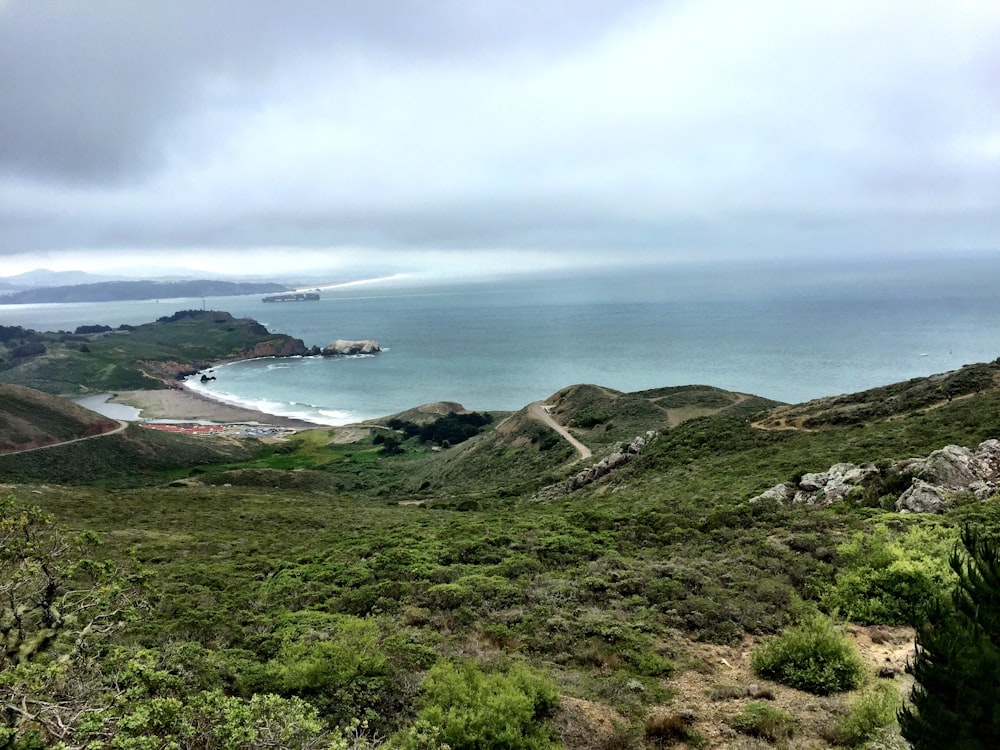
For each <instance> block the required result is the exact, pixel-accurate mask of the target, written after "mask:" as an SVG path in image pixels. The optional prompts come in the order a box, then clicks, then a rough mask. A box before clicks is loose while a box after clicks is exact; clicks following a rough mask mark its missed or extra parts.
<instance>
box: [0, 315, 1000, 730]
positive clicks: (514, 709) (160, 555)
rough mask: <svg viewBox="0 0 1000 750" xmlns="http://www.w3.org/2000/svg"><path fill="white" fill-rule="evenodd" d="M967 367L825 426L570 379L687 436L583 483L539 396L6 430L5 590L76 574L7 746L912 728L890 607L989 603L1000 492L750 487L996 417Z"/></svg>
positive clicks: (595, 430)
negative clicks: (231, 432)
mask: <svg viewBox="0 0 1000 750" xmlns="http://www.w3.org/2000/svg"><path fill="white" fill-rule="evenodd" d="M164 325H170V324H164ZM93 335H95V336H98V337H100V336H117V335H119V334H117V333H109V332H105V333H102V334H93ZM96 341H97V340H96V339H95V342H96ZM89 345H90V346H93V345H94V342H91V343H90V344H89ZM983 367H985V368H987V369H988V368H992V367H993V366H992V365H986V366H983ZM986 371H987V370H983V372H986ZM973 372H979V370H973ZM976 382H978V381H976ZM890 391H891V392H892V393H897V391H896V390H894V389H892V388H890ZM905 392H908V390H907V388H903V389H901V390H899V393H905ZM960 395H962V396H965V397H959V396H955V397H954V398H953V399H952V400H951V401H950V402H949V401H948V400H947V398H945V399H942V400H941V401H935V402H933V403H931V404H930V405H929V406H926V407H920V408H917V409H916V410H913V411H909V410H908V411H905V412H896V413H894V414H893V418H891V419H882V418H871V419H869V420H866V421H865V422H863V423H861V422H857V423H850V424H841V425H837V424H827V426H825V427H824V428H823V429H809V430H806V429H760V428H759V427H757V426H755V424H766V423H768V420H769V419H771V418H773V415H774V414H775V412H774V411H771V410H772V409H774V408H775V407H774V405H773V404H770V403H767V402H764V401H763V400H755V399H754V398H753V397H746V396H742V395H740V394H730V393H728V392H725V391H718V390H717V389H707V388H704V387H700V386H698V387H692V388H670V389H659V390H656V391H648V392H643V393H642V394H618V393H616V392H613V391H607V390H605V389H600V388H597V387H595V386H579V387H575V388H571V389H564V390H563V391H560V393H559V394H556V395H555V396H554V397H553V398H552V399H550V400H549V405H550V406H552V407H553V408H552V411H551V413H552V414H553V416H554V417H556V418H557V419H559V420H560V421H561V422H562V423H563V424H564V425H567V426H568V427H569V428H570V429H571V430H572V431H573V432H574V434H576V435H577V436H578V437H579V438H580V439H581V440H583V441H584V442H585V443H586V444H587V445H589V446H591V447H592V448H593V449H594V450H595V457H594V459H595V460H597V459H598V458H600V457H601V456H603V455H607V454H608V453H610V452H613V451H615V450H617V449H618V448H619V447H620V445H621V443H622V442H623V441H627V440H631V439H632V438H634V437H635V436H637V435H644V434H645V433H646V432H647V431H650V430H655V431H656V432H657V433H658V434H657V436H656V437H654V438H652V439H651V440H650V441H649V443H648V445H647V446H646V448H645V449H644V450H643V451H642V453H641V454H640V455H638V456H637V457H636V458H635V459H634V460H632V461H631V462H629V463H628V464H626V465H625V466H623V467H622V468H620V469H617V470H615V471H614V472H612V473H610V474H608V476H606V477H604V478H603V479H601V480H600V481H598V482H595V483H594V484H592V485H588V486H587V487H585V488H583V489H581V490H579V491H577V492H574V493H573V494H571V495H565V494H556V495H539V494H537V493H538V490H539V489H540V488H542V487H545V486H548V485H550V484H553V483H557V482H559V481H561V480H564V479H565V478H566V477H567V476H569V475H571V474H572V473H574V472H576V471H579V469H580V468H581V464H580V463H579V462H578V459H577V453H576V452H575V451H574V450H573V449H572V447H571V446H569V444H568V443H567V442H566V441H565V440H563V439H562V438H560V437H559V436H558V435H557V434H556V433H554V432H553V431H552V430H551V429H549V428H548V427H546V426H545V425H543V424H542V423H541V422H539V421H537V420H536V419H534V418H533V417H532V416H531V413H530V410H528V409H525V410H522V411H520V412H517V413H514V414H509V415H503V414H490V415H469V414H465V415H463V414H462V413H461V412H460V411H459V410H457V409H453V408H451V407H441V408H438V409H436V410H432V411H425V412H424V413H423V414H422V415H420V414H418V413H416V412H415V413H413V414H409V413H407V414H404V415H398V416H397V420H398V423H395V422H393V423H390V420H389V419H387V420H380V424H369V425H363V426H352V427H350V428H331V429H316V430H308V431H304V432H301V433H298V434H296V435H294V436H292V437H291V438H289V439H287V440H283V441H272V442H263V441H257V440H242V441H235V440H228V439H216V438H196V437H187V436H183V435H167V434H164V433H155V432H152V431H147V430H142V429H140V428H138V427H130V428H129V429H128V430H126V431H124V432H123V433H121V434H120V435H114V436H106V437H102V438H99V439H95V440H90V441H84V442H82V443H76V444H70V445H65V446H60V447H55V448H48V449H45V450H41V451H36V452H32V453H25V454H19V455H9V456H0V481H2V482H4V483H5V487H4V488H3V489H2V490H0V492H2V493H3V495H4V496H5V499H4V501H3V503H2V508H0V510H2V513H0V530H2V531H3V533H6V534H9V535H11V536H10V537H9V538H10V539H12V540H18V541H17V543H16V544H15V543H14V542H10V543H5V544H4V546H3V550H4V551H3V554H2V555H0V565H4V566H6V568H5V569H4V574H3V576H2V577H0V587H3V586H6V587H8V588H7V589H3V591H4V592H10V591H14V590H13V589H11V588H10V587H11V586H12V585H13V586H19V587H22V588H19V589H17V591H15V593H14V595H15V598H16V601H17V602H20V601H22V600H23V601H30V602H48V604H49V605H52V604H54V603H55V602H59V604H58V605H56V606H55V610H53V607H52V606H44V607H35V608H34V609H32V610H31V612H32V614H31V616H30V617H26V616H24V615H23V614H22V615H17V614H16V613H17V612H22V613H26V612H27V611H28V610H22V609H18V607H19V606H20V605H18V604H15V605H14V606H13V608H10V607H8V608H6V609H4V607H7V605H6V603H4V604H0V631H2V633H3V637H4V639H5V640H4V641H3V643H4V657H3V658H4V659H6V661H4V662H3V667H2V670H0V697H2V698H3V700H2V701H0V702H2V703H3V706H4V707H5V708H4V711H5V713H3V714H2V728H0V747H11V748H19V750H27V749H28V748H36V747H48V746H55V745H56V743H58V742H62V743H64V746H65V747H120V748H146V747H183V748H196V747H198V748H200V747H206V748H207V747H232V748H262V747H274V746H280V747H301V748H328V747H336V748H345V750H346V748H376V747H379V746H391V747H402V748H435V749H437V748H440V747H442V746H444V745H447V746H449V747H451V748H453V749H455V748H461V747H470V748H471V747H505V748H514V747H525V748H550V747H557V746H559V745H560V744H562V745H563V746H565V747H571V748H586V749H587V750H601V749H603V748H614V747H636V748H660V747H671V746H673V747H684V746H687V747H689V748H694V747H713V748H715V747H718V748H748V747H763V746H765V744H767V745H771V744H773V745H775V746H782V745H783V744H784V746H790V747H795V746H798V745H796V744H795V743H802V746H803V747H825V746H830V747H832V746H849V747H864V746H866V743H868V744H869V745H870V744H871V743H873V742H875V743H882V745H879V746H893V745H892V744H891V743H897V744H896V745H895V746H897V747H903V745H902V744H898V743H902V742H903V741H902V740H901V739H900V738H899V730H898V729H897V728H896V726H895V721H894V717H895V712H896V706H897V702H898V701H900V699H901V698H902V697H905V693H906V687H905V683H904V682H903V677H902V675H901V674H899V673H901V672H902V669H903V664H904V662H905V648H902V647H901V648H900V649H899V650H898V653H899V654H903V656H897V655H896V652H892V658H894V659H896V661H894V662H892V664H891V665H890V666H893V667H894V668H895V670H896V671H895V673H893V672H892V670H890V671H889V673H887V674H884V675H883V677H881V678H880V677H879V676H878V673H877V671H876V670H877V668H879V667H885V666H886V664H885V661H884V659H885V658H889V657H888V656H886V657H884V658H883V657H881V656H880V657H879V658H878V660H876V659H875V658H874V657H873V653H874V652H871V651H870V648H871V644H870V643H869V642H867V641H866V642H865V643H866V644H867V645H866V646H865V648H866V649H869V650H867V651H866V650H864V649H860V650H859V645H858V643H859V641H860V640H863V639H861V638H860V635H859V634H864V633H869V632H871V633H874V632H875V631H874V630H872V628H874V627H876V626H877V627H879V628H889V629H891V632H892V633H894V634H895V637H898V638H899V639H901V640H900V643H903V644H905V643H906V641H907V638H908V637H910V636H909V635H908V634H909V633H910V631H908V630H907V629H906V628H907V626H911V625H914V626H919V627H920V628H923V627H924V626H923V623H925V622H928V621H930V622H932V623H936V627H937V628H945V627H947V628H953V630H947V631H944V630H940V631H938V630H934V629H931V630H926V629H920V630H919V633H920V636H919V637H918V642H919V643H921V644H922V646H923V647H925V648H926V649H927V650H928V651H927V653H928V654H934V653H936V652H935V651H934V649H935V648H943V647H944V644H942V643H941V642H939V641H935V640H934V639H933V633H935V632H953V633H959V634H968V633H969V632H972V631H973V630H975V628H976V627H986V624H981V625H975V626H973V625H972V624H970V623H969V622H967V621H961V620H960V619H956V618H959V614H960V613H963V612H968V611H970V610H969V606H968V602H969V601H970V599H969V597H978V596H979V593H978V592H980V591H981V590H982V589H983V587H984V586H985V587H986V588H990V587H991V586H992V585H993V584H992V583H989V585H987V584H986V583H984V581H986V580H987V579H986V578H984V577H983V576H984V575H985V574H984V573H982V572H974V571H981V569H980V567H979V564H978V563H975V564H973V563H972V562H967V561H971V560H980V559H982V560H986V559H987V552H986V551H985V550H984V549H982V548H981V547H980V546H976V544H978V542H977V543H976V544H972V546H971V547H970V546H969V544H968V543H967V544H966V545H965V547H964V548H965V549H968V550H976V552H974V553H973V552H971V551H970V552H969V553H968V554H967V555H963V556H961V557H960V558H959V560H960V562H959V563H958V564H957V567H956V562H955V561H954V560H951V561H949V558H950V556H951V553H952V551H953V549H954V548H955V545H956V543H959V542H960V537H961V533H962V532H961V530H962V529H964V528H970V529H975V530H976V531H975V534H976V535H977V536H976V539H978V540H986V541H992V542H995V541H996V540H997V539H998V538H1000V503H998V502H997V500H996V499H995V498H991V499H987V500H984V501H967V502H962V503H958V504H956V506H955V507H954V509H953V510H951V511H950V512H949V513H948V514H946V515H944V516H922V515H917V514H911V515H899V514H896V513H893V512H891V511H890V510H887V507H890V506H887V504H886V503H885V502H883V500H882V498H883V497H885V496H887V495H890V494H891V492H892V488H893V486H894V485H893V482H894V479H893V477H891V476H890V475H889V474H888V473H883V474H882V475H881V476H880V478H879V480H878V482H879V483H878V484H877V485H876V484H875V483H874V482H875V480H872V483H871V484H870V485H869V486H865V487H863V488H862V490H861V491H860V492H857V493H855V494H854V495H852V496H850V497H849V498H848V499H846V500H845V501H843V502H840V503H837V504H834V505H830V506H826V507H821V506H805V505H798V506H797V505H780V504H778V503H776V502H775V503H749V502H747V501H748V499H749V498H751V497H753V496H754V495H756V494H758V493H760V492H761V491H762V490H764V489H766V488H767V487H770V486H773V485H774V484H775V483H776V482H780V481H786V480H788V479H789V478H791V477H794V476H795V475H797V474H798V475H801V474H802V473H804V472H815V471H822V470H824V469H826V468H827V467H828V466H830V465H832V464H834V463H836V462H838V461H853V462H864V461H879V460H881V459H885V460H886V461H891V460H895V459H899V458H904V457H907V456H913V455H926V454H927V453H929V452H930V451H932V450H935V449H937V448H940V447H941V446H943V445H946V444H948V443H957V444H963V445H975V444H977V443H978V442H980V441H981V440H984V439H986V438H989V437H996V435H995V432H994V431H995V425H996V424H998V423H1000V392H998V391H997V390H995V389H994V388H993V387H991V386H988V385H987V386H983V387H982V388H981V391H980V392H979V393H978V394H977V393H975V391H974V390H973V391H972V392H969V393H963V394H960ZM841 398H842V399H843V398H845V397H841ZM858 400H859V403H862V404H868V403H871V402H872V397H871V396H870V394H860V395H859V396H858ZM845 405H846V401H843V400H842V401H841V406H845ZM751 407H754V408H756V409H757V412H756V413H750V412H749V411H745V410H748V409H750V408H751ZM769 414H770V415H771V416H768V415H769ZM410 425H413V426H412V427H411V426H410ZM608 425H611V427H610V428H609V427H608ZM785 426H788V425H787V424H786V425H785ZM471 428H474V430H473V429H471ZM425 429H426V430H428V432H427V433H426V435H425V434H424V430H425ZM438 430H442V431H441V432H438ZM467 432H468V433H470V434H468V435H466V434H465V433H467ZM407 433H410V435H407ZM378 436H382V439H381V440H378ZM390 436H391V437H393V438H395V439H396V441H397V442H396V448H398V450H392V451H386V450H384V449H385V447H386V445H387V442H388V438H389V437H390ZM611 436H615V437H614V438H612V437H611ZM460 438H461V439H460ZM445 443H447V445H445ZM435 449H436V450H435ZM888 465H889V464H888V463H886V466H888ZM541 497H544V498H545V499H540V498H541ZM57 526H58V527H59V528H60V529H61V530H60V531H57V530H56V527H57ZM26 532H27V537H25V533H26ZM25 538H27V539H28V540H29V541H30V543H21V541H20V540H21V539H25ZM961 538H962V539H966V538H965V537H961ZM966 541H967V540H966ZM97 542H100V543H99V544H98V543H97ZM970 566H971V567H970ZM982 570H986V568H983V569H982ZM970 571H973V573H970ZM963 581H967V582H971V583H968V585H967V584H966V583H963ZM3 582H6V583H3ZM956 586H958V588H957V589H955V587H956ZM953 590H957V591H958V592H959V593H958V594H956V597H957V598H954V599H952V598H951V592H952V591H953ZM40 591H41V592H50V593H46V594H45V596H44V597H40V596H39V594H38V592H40ZM962 592H965V593H962ZM4 597H5V598H4V599H3V601H4V602H7V601H8V598H7V593H5V594H4ZM17 597H21V598H17ZM24 597H26V598H24ZM45 597H48V598H45ZM973 600H974V601H978V600H977V599H973ZM949 601H953V602H954V607H952V608H949V607H946V606H945V604H947V602H949ZM935 602H942V604H940V606H939V605H938V604H936V603H935ZM32 606H34V605H32ZM980 611H982V608H980ZM83 612H87V613H91V612H92V613H93V614H87V615H83ZM19 617H20V619H18V618H19ZM93 617H99V619H96V620H93V619H89V618H93ZM848 620H849V621H850V622H852V623H854V624H853V625H851V626H850V627H848V626H847V625H846V621H848ZM90 622H93V623H95V625H94V626H91V627H89V628H88V623H90ZM12 623H13V624H12ZM18 623H20V624H19V625H18ZM941 623H946V625H942V624H941ZM18 628H20V629H18ZM879 632H881V631H879ZM977 632H978V631H977ZM979 644H980V646H981V648H982V649H983V652H984V653H987V654H990V653H993V652H992V651H990V650H989V649H995V644H994V645H990V643H989V642H987V641H986V640H983V641H981V642H979ZM879 653H882V652H879ZM885 653H886V654H890V652H889V651H888V650H886V651H885ZM982 663H983V664H991V663H992V662H989V661H988V659H987V660H985V661H983V662H982ZM919 664H921V662H920V661H919V660H917V661H915V662H914V667H913V669H914V673H915V676H916V677H917V678H918V679H920V680H921V684H923V682H924V680H925V679H926V680H927V684H928V685H931V684H933V679H932V678H931V677H924V676H923V675H925V674H926V673H925V672H921V671H919V670H921V669H924V668H925V667H920V666H917V665H919ZM750 667H752V668H753V670H755V673H751V671H750ZM977 674H978V673H977ZM893 676H895V677H896V678H897V679H889V678H890V677H893ZM976 679H977V680H979V679H986V678H985V677H983V676H982V675H980V676H979V677H976ZM691 685H704V686H705V687H704V689H697V690H692V689H691V687H690V686H691ZM813 693H814V694H817V695H820V696H824V697H821V698H813V697H811V694H813ZM911 705H912V709H911V710H915V711H916V712H917V713H916V715H917V716H923V717H924V718H930V717H933V716H934V715H936V714H934V713H933V712H934V711H935V709H933V708H927V707H925V706H930V705H931V704H923V703H920V702H919V701H917V702H915V703H914V704H911ZM806 706H809V708H808V709H807V708H806ZM949 710H950V709H949ZM904 715H909V714H904ZM907 721H909V719H907ZM907 733H908V734H907ZM904 734H907V736H908V737H911V741H914V742H915V743H916V742H917V741H915V740H912V737H914V736H915V735H913V734H912V733H910V730H909V729H907V728H906V725H905V722H904ZM5 743H6V744H5ZM754 743H760V744H754ZM915 746H917V747H923V746H931V745H919V744H916V745H915Z"/></svg>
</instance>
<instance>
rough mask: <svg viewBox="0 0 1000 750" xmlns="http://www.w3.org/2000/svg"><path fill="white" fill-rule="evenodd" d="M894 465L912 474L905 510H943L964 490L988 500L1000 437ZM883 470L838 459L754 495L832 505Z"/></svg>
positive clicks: (997, 478) (997, 485) (999, 462)
mask: <svg viewBox="0 0 1000 750" xmlns="http://www.w3.org/2000/svg"><path fill="white" fill-rule="evenodd" d="M892 469H893V470H895V471H896V472H898V473H899V474H901V475H902V476H903V477H904V478H908V479H909V484H908V486H907V488H906V489H905V490H904V491H903V492H902V493H901V494H900V495H899V497H898V498H897V499H896V502H895V506H894V507H895V509H896V510H897V511H898V512H900V513H944V512H945V511H947V510H948V508H949V507H950V505H951V504H952V502H953V501H954V500H955V498H956V497H957V496H959V495H971V496H973V497H975V498H977V499H979V500H984V499H986V498H988V497H991V496H992V495H995V494H996V493H997V492H1000V440H986V441H984V442H982V443H980V444H979V445H978V446H977V447H976V448H975V450H970V449H969V448H964V447H962V446H960V445H946V446H945V447H944V448H941V449H940V450H936V451H934V452H933V453H931V454H930V455H929V456H927V457H926V458H909V459H906V460H903V461H898V462H896V463H895V464H894V465H893V466H892ZM878 471H879V469H878V468H877V467H876V466H875V465H874V464H861V465H860V466H859V465H856V464H849V463H841V464H834V465H833V466H831V467H830V468H829V469H828V470H827V471H823V472H817V473H814V474H803V475H802V477H801V478H800V479H799V481H798V482H797V483H796V484H792V483H787V482H786V483H783V484H778V485H775V486H774V487H772V488H771V489H769V490H766V491H765V492H762V493H761V494H759V495H757V496H756V497H754V498H751V499H750V502H751V503H757V502H761V501H764V500H771V501H775V500H776V501H778V502H781V503H805V504H808V505H829V504H830V503H833V502H836V501H838V500H843V499H844V498H845V497H846V496H847V495H848V494H849V493H850V492H852V491H854V490H858V491H860V488H861V486H862V484H863V482H864V480H865V478H866V477H868V476H869V475H871V474H874V473H877V472H878Z"/></svg>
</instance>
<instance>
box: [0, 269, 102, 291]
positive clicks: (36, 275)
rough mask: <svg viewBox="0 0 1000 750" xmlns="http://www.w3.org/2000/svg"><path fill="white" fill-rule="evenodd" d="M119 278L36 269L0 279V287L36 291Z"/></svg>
mask: <svg viewBox="0 0 1000 750" xmlns="http://www.w3.org/2000/svg"><path fill="white" fill-rule="evenodd" d="M118 280H120V277H118V276H112V275H109V274H101V275H97V274H92V273H86V272H85V271H50V270H48V269H47V268H36V269H35V270H34V271H27V272H26V273H19V274H16V275H15V276H4V277H0V285H2V286H3V288H5V289H6V288H10V289H17V290H21V289H36V288H38V287H43V286H67V285H69V284H96V283H99V282H102V281H118Z"/></svg>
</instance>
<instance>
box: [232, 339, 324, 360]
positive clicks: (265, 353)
mask: <svg viewBox="0 0 1000 750" xmlns="http://www.w3.org/2000/svg"><path fill="white" fill-rule="evenodd" d="M306 354H309V349H308V348H307V347H306V345H305V344H304V343H302V340H301V339H293V338H288V337H282V338H275V339H271V340H270V341H261V342H259V343H257V344H255V345H254V346H252V347H250V348H249V349H244V350H243V351H242V352H240V356H239V359H256V358H257V357H302V356H304V355H306Z"/></svg>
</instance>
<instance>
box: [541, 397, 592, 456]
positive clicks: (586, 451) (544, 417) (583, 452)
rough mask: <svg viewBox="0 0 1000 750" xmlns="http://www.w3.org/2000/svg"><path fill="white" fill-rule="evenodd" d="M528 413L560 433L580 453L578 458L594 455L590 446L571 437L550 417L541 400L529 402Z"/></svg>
mask: <svg viewBox="0 0 1000 750" xmlns="http://www.w3.org/2000/svg"><path fill="white" fill-rule="evenodd" d="M528 413H529V414H531V416H532V417H534V418H535V419H537V420H538V421H539V422H541V423H542V424H544V425H546V426H547V427H551V428H552V429H553V430H555V431H556V432H558V433H559V434H560V435H562V436H563V438H565V439H566V441H567V442H568V443H569V444H570V445H572V446H573V447H574V448H575V449H576V452H577V453H579V454H580V458H590V457H591V456H593V455H594V452H593V451H592V450H590V448H588V447H587V446H586V445H584V444H583V443H581V442H580V441H579V440H577V439H576V438H575V437H573V436H572V435H571V434H570V432H569V430H567V429H566V428H565V427H563V426H562V425H561V424H559V423H558V422H557V421H556V420H555V419H553V418H552V415H551V414H549V411H548V409H546V408H545V405H544V404H543V403H542V402H541V401H536V402H535V403H533V404H531V406H530V407H529V409H528Z"/></svg>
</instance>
